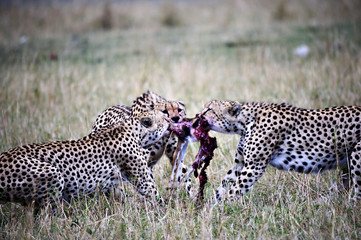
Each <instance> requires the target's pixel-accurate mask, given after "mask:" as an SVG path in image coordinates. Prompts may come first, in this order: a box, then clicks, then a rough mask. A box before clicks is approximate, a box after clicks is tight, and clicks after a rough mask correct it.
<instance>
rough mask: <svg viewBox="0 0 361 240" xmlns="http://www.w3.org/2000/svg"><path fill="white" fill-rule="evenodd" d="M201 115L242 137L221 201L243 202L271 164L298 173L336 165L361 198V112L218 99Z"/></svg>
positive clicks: (218, 192)
mask: <svg viewBox="0 0 361 240" xmlns="http://www.w3.org/2000/svg"><path fill="white" fill-rule="evenodd" d="M200 116H201V117H203V118H205V119H206V120H208V122H209V124H210V125H211V129H212V130H214V131H217V132H220V133H230V134H239V135H240V136H241V138H240V141H239V144H238V147H237V152H236V156H235V164H234V165H233V167H232V168H231V169H230V170H229V171H228V173H227V175H226V177H225V178H224V180H223V181H222V183H221V184H220V186H219V187H218V188H217V190H216V199H217V200H221V199H222V198H230V199H238V198H239V197H240V196H242V195H243V194H244V193H246V192H247V191H249V190H250V189H251V187H252V185H253V184H254V183H255V182H256V181H257V180H258V179H259V178H260V177H261V176H262V174H263V173H264V172H265V169H266V168H267V166H268V165H269V164H270V165H272V166H274V167H276V168H278V169H282V170H288V171H296V172H299V173H320V172H322V171H324V170H328V169H335V168H337V166H339V167H340V168H341V170H342V171H343V172H344V173H346V174H345V175H344V176H346V177H345V178H344V182H347V180H348V179H350V180H351V183H352V186H353V188H354V195H353V199H356V198H360V197H361V191H360V190H361V121H360V119H361V107H357V106H348V107H346V106H341V107H332V108H325V109H302V108H297V107H293V106H290V105H287V104H266V103H242V104H240V103H238V102H235V101H219V100H214V101H211V102H209V103H207V104H206V105H205V108H204V110H203V111H202V112H201V113H200Z"/></svg>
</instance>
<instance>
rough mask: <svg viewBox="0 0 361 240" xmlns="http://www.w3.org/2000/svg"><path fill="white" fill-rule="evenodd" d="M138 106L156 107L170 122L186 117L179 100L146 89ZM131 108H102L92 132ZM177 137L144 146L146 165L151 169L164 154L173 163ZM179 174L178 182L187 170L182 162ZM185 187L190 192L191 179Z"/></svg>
mask: <svg viewBox="0 0 361 240" xmlns="http://www.w3.org/2000/svg"><path fill="white" fill-rule="evenodd" d="M138 102H139V104H138V106H151V107H152V109H158V110H159V111H162V112H163V113H164V114H166V115H167V117H168V119H169V121H170V122H171V123H178V122H181V121H183V119H184V118H185V117H186V108H185V104H184V103H183V102H180V101H168V100H166V99H164V98H162V97H161V96H159V95H157V94H155V93H153V92H151V91H147V92H145V93H143V94H142V95H141V97H139V98H138ZM131 112H132V109H131V108H130V107H128V106H124V105H116V106H113V107H109V108H107V109H106V110H104V111H103V112H102V113H101V114H100V115H99V116H98V117H97V118H96V120H95V122H94V124H93V128H92V132H96V131H98V130H99V129H102V128H103V127H107V126H109V125H112V124H114V123H120V122H123V121H124V120H125V119H127V118H128V117H129V116H130V115H131ZM177 144H178V138H177V137H176V135H175V134H171V135H167V136H164V137H162V138H161V139H160V140H159V141H157V142H155V143H154V144H152V145H149V146H148V147H146V149H147V150H149V152H150V155H149V158H148V167H150V168H151V169H152V168H153V167H154V165H155V164H157V163H158V161H159V160H160V158H161V157H162V156H163V154H164V153H165V155H166V156H167V157H168V159H169V162H170V163H171V164H173V155H174V152H175V150H176V148H177ZM180 169H181V174H180V175H179V177H178V179H177V182H178V183H180V181H181V179H183V176H184V175H185V174H186V172H187V167H186V166H185V165H184V164H183V163H182V164H181V166H180ZM184 185H185V189H186V191H187V193H189V194H191V192H192V186H191V179H187V181H186V182H185V184H184Z"/></svg>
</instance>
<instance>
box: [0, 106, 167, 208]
mask: <svg viewBox="0 0 361 240" xmlns="http://www.w3.org/2000/svg"><path fill="white" fill-rule="evenodd" d="M139 109H142V110H143V107H142V108H139V106H138V103H137V102H135V103H134V105H133V106H132V113H131V115H130V116H129V117H128V118H126V119H124V121H123V123H118V124H114V125H111V126H109V127H105V128H102V129H101V130H99V131H97V132H94V133H91V134H90V135H88V136H86V137H84V138H81V139H79V140H72V141H58V142H50V143H42V144H30V145H25V146H21V147H16V148H13V149H10V150H8V151H6V152H3V153H2V154H1V155H0V201H2V202H4V201H5V202H8V201H11V202H20V203H22V204H24V205H27V204H29V203H31V202H32V201H35V205H36V206H38V207H41V206H43V205H44V204H45V203H47V202H49V201H51V202H54V201H57V200H59V199H64V200H66V201H70V200H71V199H72V198H73V197H77V196H78V195H83V194H89V193H93V192H94V191H95V190H96V189H97V188H101V189H102V190H104V191H107V190H108V189H109V188H112V187H114V186H115V185H117V182H118V180H119V179H120V178H123V179H124V178H125V179H127V180H128V181H129V182H130V183H131V184H133V185H134V187H135V188H136V189H137V191H138V192H139V193H140V194H141V195H144V196H145V197H146V198H147V199H149V200H152V201H153V200H155V199H157V200H158V202H160V203H162V202H163V200H162V198H161V197H160V195H159V192H158V190H157V188H156V186H155V183H154V180H153V177H152V174H151V171H150V169H149V168H148V167H147V155H148V154H149V153H148V152H147V151H146V150H144V149H143V148H144V147H147V146H148V145H149V144H152V143H154V142H156V141H159V139H160V138H161V137H163V136H164V135H165V134H167V133H168V127H169V122H168V121H167V120H165V115H164V113H162V112H160V111H158V110H152V111H139ZM52 198H55V199H52ZM52 200H53V201H52Z"/></svg>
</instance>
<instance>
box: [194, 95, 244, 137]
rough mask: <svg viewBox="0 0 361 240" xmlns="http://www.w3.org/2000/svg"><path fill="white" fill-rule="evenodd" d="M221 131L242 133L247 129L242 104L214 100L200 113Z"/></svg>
mask: <svg viewBox="0 0 361 240" xmlns="http://www.w3.org/2000/svg"><path fill="white" fill-rule="evenodd" d="M198 116H200V117H201V118H204V119H206V120H207V121H208V123H209V124H210V125H211V130H214V131H216V132H220V133H229V134H242V133H243V132H244V130H245V125H244V123H243V122H244V119H243V114H242V105H241V104H239V103H238V102H235V101H219V100H213V101H211V102H209V103H207V104H206V105H205V107H204V109H203V110H202V111H201V112H200V113H199V114H198Z"/></svg>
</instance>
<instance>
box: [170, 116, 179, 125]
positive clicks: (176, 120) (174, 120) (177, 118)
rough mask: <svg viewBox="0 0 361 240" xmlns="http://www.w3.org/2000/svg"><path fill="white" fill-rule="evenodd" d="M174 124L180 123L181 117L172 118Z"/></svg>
mask: <svg viewBox="0 0 361 240" xmlns="http://www.w3.org/2000/svg"><path fill="white" fill-rule="evenodd" d="M171 119H172V121H173V122H175V123H177V122H178V121H179V117H178V116H175V117H172V118H171Z"/></svg>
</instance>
